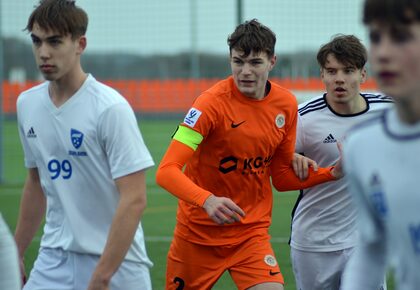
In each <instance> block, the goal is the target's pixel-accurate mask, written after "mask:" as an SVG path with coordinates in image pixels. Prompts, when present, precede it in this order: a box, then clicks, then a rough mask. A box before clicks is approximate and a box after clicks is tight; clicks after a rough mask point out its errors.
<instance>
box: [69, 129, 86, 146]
mask: <svg viewBox="0 0 420 290" xmlns="http://www.w3.org/2000/svg"><path fill="white" fill-rule="evenodd" d="M70 136H71V143H72V144H73V146H74V148H76V149H79V148H80V146H82V142H83V133H82V132H80V131H78V130H76V129H71V131H70Z"/></svg>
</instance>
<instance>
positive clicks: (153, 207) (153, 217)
mask: <svg viewBox="0 0 420 290" xmlns="http://www.w3.org/2000/svg"><path fill="white" fill-rule="evenodd" d="M179 121H180V119H179V120H141V121H140V122H139V127H140V129H141V131H142V134H143V137H144V140H145V142H146V144H147V146H148V148H149V150H150V151H151V154H152V155H153V157H154V160H155V163H156V164H159V162H160V160H161V158H162V156H163V154H164V152H165V150H166V148H167V146H168V144H169V142H170V139H171V135H172V133H173V131H174V130H175V128H176V126H177V124H178V122H179ZM3 134H4V138H3V140H4V146H3V150H4V152H3V157H4V161H5V165H4V167H3V168H4V172H5V181H6V183H5V184H3V185H0V212H1V213H2V214H3V216H4V218H5V220H6V222H7V223H8V225H9V226H10V228H11V230H12V231H14V228H15V226H16V220H17V216H18V208H19V201H20V194H21V190H22V184H23V181H24V178H25V175H26V169H25V168H24V166H23V156H22V149H21V146H20V143H19V138H18V134H17V128H16V122H15V121H5V122H4V127H3ZM155 172H156V167H154V168H153V169H150V170H149V171H148V172H147V191H148V206H147V209H146V211H145V213H144V216H143V218H142V224H143V228H144V232H145V237H146V246H147V251H148V254H149V256H150V258H151V259H152V261H153V262H154V267H153V268H152V269H151V275H152V284H153V289H164V285H165V267H166V266H165V265H166V254H167V251H168V248H169V244H170V240H171V237H172V234H173V228H174V225H175V214H176V202H177V200H176V198H175V197H173V196H172V195H171V194H169V193H167V192H166V191H164V190H163V189H161V188H159V187H158V186H157V185H156V183H155V181H154V176H155ZM296 197H297V192H286V193H277V192H275V193H274V206H273V223H272V226H271V230H270V231H271V235H272V245H273V248H274V250H275V252H276V256H277V260H278V263H279V264H280V267H281V270H282V272H283V275H284V278H285V283H286V284H285V289H287V290H293V289H295V281H294V277H293V272H292V268H291V264H290V258H289V246H288V245H287V240H288V237H289V233H290V213H291V210H292V207H293V205H294V202H295V200H296ZM40 236H41V230H39V231H38V234H37V235H36V237H35V238H34V241H33V242H32V244H31V245H30V247H29V248H28V250H27V252H26V255H25V265H26V270H27V274H28V273H29V272H30V269H31V268H32V265H33V262H34V260H35V258H36V255H37V252H38V247H39V240H40ZM213 289H220V290H221V289H223V290H226V289H236V287H235V285H234V284H233V282H232V281H231V278H230V277H229V275H228V274H226V273H225V275H223V276H222V278H221V279H220V280H219V282H218V283H217V284H216V285H215V287H214V288H213ZM388 289H392V288H388Z"/></svg>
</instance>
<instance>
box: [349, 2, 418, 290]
mask: <svg viewBox="0 0 420 290" xmlns="http://www.w3.org/2000/svg"><path fill="white" fill-rule="evenodd" d="M363 21H364V23H365V24H366V25H367V27H368V30H369V38H370V64H371V68H372V71H373V72H374V74H375V77H376V81H377V83H378V87H379V88H380V90H381V91H383V92H384V93H385V94H387V95H389V96H392V97H393V99H394V102H395V108H392V109H390V110H387V111H385V112H384V113H383V114H381V115H380V116H378V117H377V118H375V119H374V120H370V121H369V122H365V123H363V124H361V125H360V126H358V127H357V128H355V129H354V130H352V132H351V134H350V135H349V137H348V138H347V139H346V142H345V143H344V163H345V169H346V171H347V172H348V179H349V183H350V190H351V194H352V196H353V197H354V200H355V203H356V206H357V208H358V210H359V215H358V229H359V232H360V241H359V245H358V247H357V248H356V252H355V253H354V255H353V256H352V259H351V260H350V262H349V265H348V268H347V269H346V274H345V277H344V283H343V289H344V290H350V289H351V290H353V289H372V285H375V284H376V283H378V281H380V279H381V275H382V273H383V271H384V270H385V269H387V266H391V267H392V268H393V269H394V274H395V275H394V276H395V279H394V280H395V282H396V289H399V290H414V289H419V287H420V286H419V285H420V274H419V269H420V211H419V207H420V206H419V205H420V190H419V177H420V174H419V164H420V1H413V0H388V1H382V0H366V1H365V3H364V12H363Z"/></svg>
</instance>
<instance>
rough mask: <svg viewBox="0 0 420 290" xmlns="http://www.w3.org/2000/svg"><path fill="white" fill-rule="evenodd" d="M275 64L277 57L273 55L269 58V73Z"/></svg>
mask: <svg viewBox="0 0 420 290" xmlns="http://www.w3.org/2000/svg"><path fill="white" fill-rule="evenodd" d="M276 62H277V56H276V55H273V56H272V57H271V58H270V71H271V70H272V69H273V67H274V66H275V65H276Z"/></svg>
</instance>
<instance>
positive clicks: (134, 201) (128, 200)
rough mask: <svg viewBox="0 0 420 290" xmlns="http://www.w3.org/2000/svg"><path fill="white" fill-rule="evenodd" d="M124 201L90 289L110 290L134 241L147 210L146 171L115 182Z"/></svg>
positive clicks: (120, 204) (119, 206)
mask: <svg viewBox="0 0 420 290" xmlns="http://www.w3.org/2000/svg"><path fill="white" fill-rule="evenodd" d="M115 182H116V184H117V188H118V191H119V193H120V201H119V204H118V207H117V210H116V212H115V215H114V219H113V222H112V224H111V228H110V231H109V235H108V240H107V243H106V245H105V249H104V252H103V254H102V256H101V258H100V260H99V262H98V266H97V267H96V269H95V272H94V273H93V275H92V278H91V281H90V283H89V287H88V290H108V289H109V282H110V280H111V277H112V275H113V274H114V273H115V272H116V271H117V270H118V267H119V266H120V264H121V262H122V261H123V260H124V257H125V255H126V254H127V251H128V249H129V247H130V245H131V243H132V241H133V237H134V234H135V232H136V230H137V227H138V224H139V222H140V218H141V216H142V214H143V212H144V209H145V208H146V203H147V200H146V178H145V171H144V170H142V171H137V172H135V173H132V174H129V175H126V176H123V177H120V178H118V179H116V180H115Z"/></svg>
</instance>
